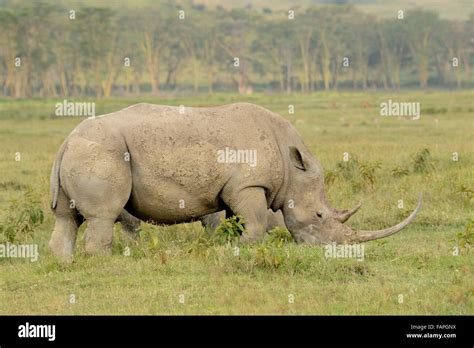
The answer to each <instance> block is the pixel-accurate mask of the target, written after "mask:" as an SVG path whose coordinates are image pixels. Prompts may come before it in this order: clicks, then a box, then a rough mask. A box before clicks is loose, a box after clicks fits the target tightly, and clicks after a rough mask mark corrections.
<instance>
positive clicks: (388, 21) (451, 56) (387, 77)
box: [0, 2, 474, 98]
mask: <svg viewBox="0 0 474 348" xmlns="http://www.w3.org/2000/svg"><path fill="white" fill-rule="evenodd" d="M0 33H1V34H0V76H1V84H2V93H3V95H4V96H11V97H15V98H24V97H33V96H39V97H58V96H96V97H108V96H112V95H127V94H138V93H144V92H145V93H153V94H157V93H159V92H160V91H163V90H165V91H170V90H171V91H181V90H189V91H194V92H202V91H206V92H209V93H213V92H214V91H216V90H219V91H227V90H230V91H238V92H239V93H251V92H252V91H253V90H271V91H279V92H288V93H292V92H312V91H317V90H335V89H342V88H348V89H367V88H377V89H400V88H426V87H441V88H456V87H457V88H466V87H472V85H473V79H472V67H473V65H474V40H473V38H474V14H471V15H470V17H469V19H468V20H445V19H441V18H440V17H439V15H438V14H437V13H435V12H431V11H426V10H421V9H415V10H411V11H406V12H398V13H394V14H393V16H392V17H391V18H383V19H380V18H376V17H374V16H372V15H370V14H367V13H364V12H361V11H359V10H357V9H356V8H355V7H354V6H350V5H328V6H324V7H308V8H305V9H301V8H300V9H295V10H291V9H289V10H288V11H277V12H274V11H272V10H271V9H268V8H264V9H262V10H254V9H252V8H248V7H247V8H242V9H231V10H226V9H224V8H222V7H216V8H212V9H210V8H206V7H205V6H203V5H195V4H193V3H192V2H190V3H185V5H183V6H176V5H175V4H172V3H171V2H160V3H159V4H157V5H154V6H148V7H138V8H127V9H126V10H124V9H121V8H119V7H81V8H75V9H71V8H66V7H64V6H60V5H55V4H52V3H47V2H32V3H31V4H28V5H24V6H22V7H18V6H16V7H15V8H13V7H12V6H7V5H1V6H0Z"/></svg>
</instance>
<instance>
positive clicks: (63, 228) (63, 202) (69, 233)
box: [49, 189, 82, 261]
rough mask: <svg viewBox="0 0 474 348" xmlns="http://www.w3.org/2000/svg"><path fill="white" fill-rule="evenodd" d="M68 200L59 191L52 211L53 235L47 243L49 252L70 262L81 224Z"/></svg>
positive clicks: (61, 191)
mask: <svg viewBox="0 0 474 348" xmlns="http://www.w3.org/2000/svg"><path fill="white" fill-rule="evenodd" d="M69 204H70V203H69V200H68V199H67V197H66V195H65V194H64V192H63V190H62V189H60V190H59V193H58V201H57V206H56V208H55V209H54V216H55V220H56V221H55V223H54V230H53V234H52V235H51V239H50V241H49V247H50V249H51V251H52V252H53V253H54V254H55V255H56V256H57V257H58V258H59V259H61V260H63V261H72V256H73V254H74V246H75V244H76V237H77V229H78V227H79V225H80V223H81V220H82V219H81V217H80V216H79V214H78V212H77V210H76V209H75V208H70V206H69Z"/></svg>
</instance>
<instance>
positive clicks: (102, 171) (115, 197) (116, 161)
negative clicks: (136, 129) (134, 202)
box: [60, 137, 132, 254]
mask: <svg viewBox="0 0 474 348" xmlns="http://www.w3.org/2000/svg"><path fill="white" fill-rule="evenodd" d="M68 145H69V147H68V150H67V151H66V152H65V153H64V155H63V158H62V162H61V172H63V173H65V174H64V175H63V176H62V177H61V179H62V180H61V184H60V185H61V187H62V188H63V189H64V192H66V193H67V196H68V197H69V198H71V199H72V200H74V202H75V207H76V208H77V210H78V212H79V213H80V214H81V215H82V216H83V217H84V218H85V220H86V221H87V228H86V231H85V235H84V239H85V250H86V253H88V254H110V253H111V251H112V238H113V230H114V228H113V227H114V223H115V221H116V220H117V217H118V216H119V215H120V213H121V212H122V210H123V209H124V207H125V205H126V203H127V202H128V200H129V199H130V193H131V189H132V175H131V171H130V164H129V162H127V161H125V160H123V155H122V154H123V153H124V152H122V150H125V148H123V149H121V148H120V145H121V144H120V143H117V144H114V145H115V147H116V148H117V150H116V151H113V152H112V151H110V149H109V148H110V147H111V145H110V144H109V146H108V147H106V146H104V145H102V144H100V143H97V142H93V141H90V140H87V139H84V138H80V137H78V138H73V139H70V140H69V143H68ZM90 158H93V161H91V160H89V161H88V162H86V165H85V164H84V163H85V159H90ZM69 173H74V175H70V174H69Z"/></svg>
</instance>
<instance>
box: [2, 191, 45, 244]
mask: <svg viewBox="0 0 474 348" xmlns="http://www.w3.org/2000/svg"><path fill="white" fill-rule="evenodd" d="M43 221H44V212H43V209H41V205H40V201H39V199H38V197H37V194H36V193H35V192H33V190H32V189H27V190H26V191H25V192H24V193H23V195H22V196H20V197H15V198H12V199H11V200H10V205H9V206H8V208H7V210H6V214H5V215H3V216H2V219H1V220H0V239H3V240H5V241H8V242H15V241H23V240H24V239H25V238H27V237H29V236H31V235H32V234H33V232H34V231H35V228H36V227H37V226H39V225H41V224H42V223H43Z"/></svg>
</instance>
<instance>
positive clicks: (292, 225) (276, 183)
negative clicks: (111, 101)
mask: <svg viewBox="0 0 474 348" xmlns="http://www.w3.org/2000/svg"><path fill="white" fill-rule="evenodd" d="M226 147H228V148H230V149H236V150H241V149H248V150H256V151H257V165H256V166H251V165H249V164H248V163H219V162H218V160H217V158H218V157H217V151H218V150H224V149H225V148H226ZM127 155H129V158H128V159H129V160H127ZM51 189H52V196H53V202H52V208H53V210H54V215H55V218H56V222H55V226H54V231H53V234H52V236H51V240H50V243H49V245H50V247H51V249H52V251H53V252H54V253H55V254H56V255H57V256H59V257H60V258H63V259H70V258H71V256H72V255H73V250H74V245H75V241H76V233H77V228H78V225H79V224H80V223H81V222H82V221H83V219H85V220H87V222H88V224H87V229H86V232H85V249H86V252H87V253H90V254H95V253H110V251H111V245H112V235H113V224H114V222H115V221H116V220H117V219H122V220H123V215H124V209H125V210H126V211H127V212H128V213H130V214H131V215H132V216H135V217H137V218H139V219H141V220H146V221H153V222H155V223H158V224H174V223H181V222H189V221H193V220H197V219H199V218H201V217H203V216H205V215H208V214H212V213H215V212H218V211H222V210H226V211H231V212H232V213H234V214H236V215H241V216H242V217H243V218H244V221H245V227H246V232H245V233H244V234H243V235H242V237H241V241H242V242H243V243H249V242H254V241H258V240H260V239H261V238H262V237H263V235H264V234H265V231H266V230H267V223H268V213H267V210H268V209H271V210H273V211H278V210H281V211H282V213H283V217H284V221H285V224H286V226H287V228H288V230H289V231H290V233H291V234H292V235H293V237H294V238H295V239H296V241H298V242H306V243H311V244H327V243H357V242H362V241H367V240H372V239H377V238H381V237H385V236H388V235H391V234H393V233H395V232H398V231H399V230H401V229H402V228H404V227H405V226H406V225H407V224H408V223H409V222H411V221H412V220H413V218H414V216H415V214H416V213H417V211H418V210H419V209H420V206H421V199H420V201H419V203H418V206H417V208H416V210H415V211H414V212H413V213H412V214H411V215H410V216H409V217H408V218H407V219H405V220H404V221H402V222H401V223H400V224H398V225H396V226H394V227H391V228H388V229H385V230H381V231H373V232H369V231H356V230H352V229H351V228H349V227H347V226H345V225H343V222H344V221H345V220H347V219H348V218H349V217H350V216H351V215H352V214H353V213H354V212H355V211H356V210H357V208H358V207H356V208H354V209H352V210H350V211H346V210H344V211H339V210H336V209H333V208H331V207H330V206H329V204H328V202H327V200H326V197H325V194H324V187H323V170H322V168H321V166H320V165H319V164H318V163H317V162H316V160H315V159H314V158H313V157H312V155H311V153H310V152H309V150H308V148H307V147H306V146H305V144H304V143H303V141H302V139H301V137H300V136H299V135H298V133H297V132H296V130H295V129H294V128H293V127H292V126H291V124H290V123H289V122H288V121H287V120H285V119H284V118H282V117H280V116H279V115H277V114H275V113H273V112H271V111H269V110H266V109H264V108H262V107H259V106H257V105H253V104H248V103H238V104H231V105H225V106H219V107H212V108H185V109H184V113H180V112H179V108H178V107H173V106H162V105H152V104H137V105H133V106H130V107H128V108H126V109H123V110H120V111H117V112H114V113H111V114H107V115H103V116H100V117H96V118H93V119H87V120H84V121H83V122H82V123H80V124H79V125H78V126H77V127H76V128H75V129H74V130H73V131H72V132H71V134H70V135H69V136H68V137H67V138H66V140H65V141H64V143H63V144H62V145H61V147H60V149H59V152H58V155H57V157H56V160H55V163H54V165H53V169H52V174H51ZM71 203H73V204H71ZM183 203H184V206H183ZM70 206H72V207H73V208H70ZM125 219H126V218H125ZM132 225H133V224H132Z"/></svg>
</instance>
